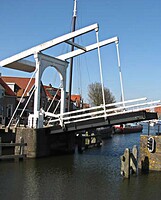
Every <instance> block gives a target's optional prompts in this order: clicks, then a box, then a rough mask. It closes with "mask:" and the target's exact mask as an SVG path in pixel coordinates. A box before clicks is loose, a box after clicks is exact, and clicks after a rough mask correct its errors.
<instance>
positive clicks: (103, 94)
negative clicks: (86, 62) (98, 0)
mask: <svg viewBox="0 0 161 200" xmlns="http://www.w3.org/2000/svg"><path fill="white" fill-rule="evenodd" d="M96 38H97V45H98V47H97V50H98V60H99V68H100V77H101V85H102V97H103V108H104V114H105V118H106V102H105V91H104V84H103V75H102V63H101V54H100V46H99V38H98V30H96Z"/></svg>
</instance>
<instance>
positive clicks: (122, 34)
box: [0, 0, 161, 101]
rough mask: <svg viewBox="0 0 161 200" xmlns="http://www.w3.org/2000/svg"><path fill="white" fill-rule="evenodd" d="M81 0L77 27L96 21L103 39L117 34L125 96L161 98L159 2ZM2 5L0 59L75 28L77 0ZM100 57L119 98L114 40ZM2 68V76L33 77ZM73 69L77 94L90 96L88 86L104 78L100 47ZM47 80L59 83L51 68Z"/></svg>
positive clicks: (87, 40)
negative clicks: (98, 55) (74, 7)
mask: <svg viewBox="0 0 161 200" xmlns="http://www.w3.org/2000/svg"><path fill="white" fill-rule="evenodd" d="M77 2H78V12H77V15H78V16H77V29H79V28H82V27H85V26H88V25H91V24H94V23H98V24H99V39H100V41H101V40H104V39H107V38H110V37H114V36H118V37H119V41H120V42H119V47H120V58H121V69H122V74H123V84H124V91H125V99H127V100H128V99H134V98H139V97H147V98H148V99H150V100H157V99H161V42H160V36H161V12H160V8H161V1H160V0H155V1H153V0H135V1H132V0H121V1H120V0H100V1H98V0H89V1H87V0H77ZM0 5H1V11H0V19H1V23H0V24H1V31H0V44H1V45H0V60H3V59H5V58H7V57H9V56H12V55H14V54H16V53H19V52H21V51H23V50H26V49H28V48H30V47H33V46H35V45H38V44H41V43H43V42H45V41H48V40H50V39H53V38H56V37H58V36H61V35H63V34H65V33H68V32H70V31H71V24H72V14H73V0H27V1H22V0H14V1H13V0H0ZM77 42H79V43H80V44H83V45H88V44H91V43H95V42H96V37H95V34H94V32H92V33H90V34H88V35H87V36H85V37H83V36H82V37H80V38H78V40H77ZM69 50H70V48H69V47H67V46H66V45H65V46H62V45H61V46H59V47H58V48H52V49H50V50H48V51H45V52H44V53H47V54H49V55H53V56H57V55H60V54H62V53H65V52H66V51H69ZM101 55H102V66H103V79H104V85H105V86H106V87H107V88H109V89H110V90H111V92H112V93H113V95H114V96H115V97H116V100H118V101H119V100H120V97H121V92H120V84H119V72H118V67H117V57H116V48H115V44H112V45H109V46H106V47H103V48H102V49H101ZM0 72H1V73H2V76H3V75H12V76H31V74H27V73H22V72H19V71H13V70H10V69H7V68H2V67H1V68H0ZM73 73H74V77H73V93H81V94H82V96H83V97H84V99H86V100H87V88H88V85H89V84H90V83H92V82H96V81H97V82H98V81H100V76H99V65H98V57H97V51H93V52H91V53H88V54H86V55H83V56H80V57H79V58H76V59H75V62H74V72H73ZM67 81H68V79H67ZM43 82H44V83H45V84H49V83H52V84H53V85H55V86H58V85H59V77H58V74H57V73H56V72H55V71H54V70H51V68H49V69H47V70H46V71H45V73H44V75H43ZM67 89H68V87H67Z"/></svg>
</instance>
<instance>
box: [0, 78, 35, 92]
mask: <svg viewBox="0 0 161 200" xmlns="http://www.w3.org/2000/svg"><path fill="white" fill-rule="evenodd" d="M1 78H2V80H3V81H4V82H5V83H15V84H16V85H18V86H19V87H20V88H21V89H20V90H19V91H18V92H17V96H21V95H22V94H23V92H24V90H25V89H26V87H27V84H28V82H29V80H30V78H22V77H11V76H2V77H1ZM34 84H35V78H33V79H32V80H31V82H30V84H29V87H28V89H27V91H26V94H25V96H26V95H27V93H28V92H29V91H30V90H31V88H32V87H33V85H34Z"/></svg>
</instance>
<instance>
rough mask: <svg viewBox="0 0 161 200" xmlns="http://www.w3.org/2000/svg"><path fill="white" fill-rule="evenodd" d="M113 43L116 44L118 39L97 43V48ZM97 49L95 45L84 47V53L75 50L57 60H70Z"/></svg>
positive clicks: (80, 50)
mask: <svg viewBox="0 0 161 200" xmlns="http://www.w3.org/2000/svg"><path fill="white" fill-rule="evenodd" d="M114 42H118V37H113V38H110V39H107V40H104V41H101V42H99V47H103V46H106V45H109V44H111V43H114ZM97 48H98V44H97V43H95V44H92V45H89V46H86V47H85V49H86V51H84V50H82V49H77V50H75V51H72V52H69V53H66V54H63V55H60V56H58V57H57V58H59V59H61V60H67V59H69V58H72V57H75V56H79V55H81V54H83V53H86V52H88V51H92V50H94V49H97Z"/></svg>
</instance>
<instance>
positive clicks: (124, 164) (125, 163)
mask: <svg viewBox="0 0 161 200" xmlns="http://www.w3.org/2000/svg"><path fill="white" fill-rule="evenodd" d="M121 175H122V176H124V177H125V178H130V149H128V148H126V149H125V151H124V154H123V155H122V156H121Z"/></svg>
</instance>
